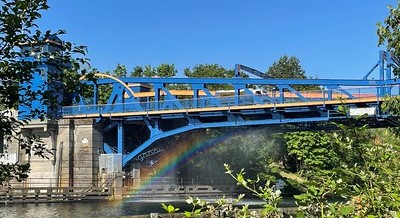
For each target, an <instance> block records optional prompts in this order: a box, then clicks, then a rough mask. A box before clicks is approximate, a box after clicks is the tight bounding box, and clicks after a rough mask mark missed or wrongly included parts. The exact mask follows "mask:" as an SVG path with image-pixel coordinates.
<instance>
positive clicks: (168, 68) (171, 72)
mask: <svg viewBox="0 0 400 218" xmlns="http://www.w3.org/2000/svg"><path fill="white" fill-rule="evenodd" d="M177 72H178V71H177V70H176V69H175V65H174V64H161V65H159V66H158V67H157V76H158V77H173V76H175V75H176V73H177Z"/></svg>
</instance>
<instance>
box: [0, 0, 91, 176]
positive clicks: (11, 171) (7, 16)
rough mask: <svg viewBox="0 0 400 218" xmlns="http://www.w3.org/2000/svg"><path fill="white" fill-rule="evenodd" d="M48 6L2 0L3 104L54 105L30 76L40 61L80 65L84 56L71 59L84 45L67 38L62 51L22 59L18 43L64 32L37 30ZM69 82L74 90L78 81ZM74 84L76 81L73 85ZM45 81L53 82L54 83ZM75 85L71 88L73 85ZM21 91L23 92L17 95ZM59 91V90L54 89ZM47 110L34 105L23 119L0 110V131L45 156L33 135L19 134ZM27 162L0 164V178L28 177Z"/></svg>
mask: <svg viewBox="0 0 400 218" xmlns="http://www.w3.org/2000/svg"><path fill="white" fill-rule="evenodd" d="M47 9H49V6H48V4H47V1H46V0H31V1H25V0H1V11H0V78H1V85H0V96H1V102H0V103H1V105H2V106H3V108H6V109H12V108H14V107H16V106H17V105H19V106H24V107H27V108H31V106H32V102H34V101H39V102H40V103H41V104H43V105H49V107H51V106H53V105H52V104H53V103H55V102H56V101H55V99H56V98H57V97H58V96H55V93H54V92H50V91H47V90H42V89H40V88H39V89H37V90H35V89H31V88H30V87H31V84H30V83H31V80H32V78H33V76H34V74H35V73H36V74H37V73H41V71H40V69H39V65H40V64H41V61H42V60H44V61H57V62H58V63H60V64H61V65H62V64H67V63H72V65H73V66H74V67H76V68H79V67H80V65H81V64H83V63H84V62H85V61H86V59H84V58H76V59H75V60H74V61H71V59H72V54H74V53H80V54H85V51H86V50H85V47H83V46H73V45H72V43H70V42H64V43H62V47H63V49H64V51H63V52H57V53H50V52H47V53H46V52H42V53H41V56H40V57H35V58H36V59H35V60H34V61H25V60H24V59H23V58H24V57H25V56H26V55H27V53H26V51H23V50H20V48H21V46H22V45H23V46H25V47H30V48H32V49H34V48H36V47H38V46H41V45H43V44H45V43H46V42H48V40H52V39H54V37H55V36H57V35H60V34H63V33H64V31H58V32H56V33H51V32H50V31H46V32H44V33H43V32H42V31H40V30H39V28H38V26H37V24H36V21H37V20H38V19H39V18H41V14H40V13H41V11H43V10H47ZM64 81H68V84H64V85H63V86H62V87H58V88H67V89H74V90H77V88H76V86H77V84H79V82H77V80H76V77H71V78H70V79H65V80H64ZM74 84H75V85H74ZM46 85H49V86H52V85H54V84H53V83H47V84H46ZM73 86H74V88H72V87H73ZM21 92H24V93H25V94H24V95H20V93H21ZM57 93H62V91H60V92H57ZM45 115H46V111H43V110H40V109H36V110H32V111H30V113H29V114H26V115H25V116H24V117H23V119H22V120H17V119H16V118H14V117H10V116H8V115H7V111H2V112H1V113H0V118H1V119H0V135H2V136H3V137H5V138H6V139H7V140H9V141H10V140H14V141H16V142H17V143H18V144H19V146H20V147H21V149H22V150H25V151H26V153H27V154H33V155H38V156H41V157H46V156H47V155H49V154H51V152H50V151H49V150H47V149H46V147H45V146H44V144H43V143H42V142H41V141H40V139H39V138H38V137H37V136H36V135H32V136H27V137H19V136H20V135H21V127H22V126H23V125H25V124H27V123H28V122H29V121H30V120H31V119H33V118H35V117H40V118H42V119H43V118H45V117H46V116H45ZM28 172H29V164H20V163H16V164H11V165H0V182H2V183H3V182H6V181H8V180H10V179H13V178H16V179H18V180H21V179H23V178H26V177H27V173H28Z"/></svg>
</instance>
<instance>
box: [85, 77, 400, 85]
mask: <svg viewBox="0 0 400 218" xmlns="http://www.w3.org/2000/svg"><path fill="white" fill-rule="evenodd" d="M119 79H120V80H121V81H123V82H125V83H147V84H155V83H162V84H236V85H320V86H327V85H340V86H384V85H396V84H400V82H399V81H397V80H394V79H389V80H365V79H254V78H147V77H120V78H119ZM85 82H86V83H87V84H88V85H93V84H94V83H93V82H92V81H85ZM96 83H97V84H98V85H103V84H112V83H115V81H114V80H112V79H98V80H97V81H96Z"/></svg>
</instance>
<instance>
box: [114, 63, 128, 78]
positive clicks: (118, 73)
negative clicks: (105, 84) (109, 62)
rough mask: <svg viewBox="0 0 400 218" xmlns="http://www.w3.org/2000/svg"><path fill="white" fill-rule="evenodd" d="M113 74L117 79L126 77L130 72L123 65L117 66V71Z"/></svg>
mask: <svg viewBox="0 0 400 218" xmlns="http://www.w3.org/2000/svg"><path fill="white" fill-rule="evenodd" d="M113 74H114V76H116V77H126V75H127V74H128V71H127V70H126V67H125V66H124V65H122V64H117V66H116V67H115V69H114V70H113Z"/></svg>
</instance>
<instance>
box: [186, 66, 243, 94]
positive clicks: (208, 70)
mask: <svg viewBox="0 0 400 218" xmlns="http://www.w3.org/2000/svg"><path fill="white" fill-rule="evenodd" d="M183 72H184V74H185V76H187V77H194V78H232V77H234V76H235V71H234V70H233V69H229V70H228V69H225V68H224V67H222V66H220V65H218V64H199V65H196V66H194V67H193V68H192V69H190V68H185V69H184V70H183ZM243 76H245V75H243ZM207 88H208V89H209V90H224V89H225V90H231V89H233V87H232V86H231V85H226V84H225V85H219V84H211V85H207Z"/></svg>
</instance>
